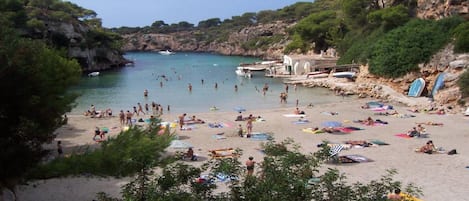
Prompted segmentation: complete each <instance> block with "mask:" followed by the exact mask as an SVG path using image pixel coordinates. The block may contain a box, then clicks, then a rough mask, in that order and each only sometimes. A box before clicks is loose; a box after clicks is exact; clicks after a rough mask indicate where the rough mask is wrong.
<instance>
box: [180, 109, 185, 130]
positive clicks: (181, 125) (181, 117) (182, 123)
mask: <svg viewBox="0 0 469 201" xmlns="http://www.w3.org/2000/svg"><path fill="white" fill-rule="evenodd" d="M186 115H187V114H186V113H184V114H182V115H181V116H179V129H180V130H182V127H183V126H184V118H185V117H186Z"/></svg>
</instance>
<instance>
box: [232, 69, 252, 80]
mask: <svg viewBox="0 0 469 201" xmlns="http://www.w3.org/2000/svg"><path fill="white" fill-rule="evenodd" d="M235 72H236V75H238V76H244V77H246V78H252V73H251V70H248V69H239V68H238V69H236V71H235Z"/></svg>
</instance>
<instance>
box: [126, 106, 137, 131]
mask: <svg viewBox="0 0 469 201" xmlns="http://www.w3.org/2000/svg"><path fill="white" fill-rule="evenodd" d="M134 108H135V106H134ZM132 116H133V114H132V112H130V111H129V110H127V113H126V114H125V119H126V122H125V125H127V126H132Z"/></svg>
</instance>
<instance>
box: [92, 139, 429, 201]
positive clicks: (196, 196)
mask: <svg viewBox="0 0 469 201" xmlns="http://www.w3.org/2000/svg"><path fill="white" fill-rule="evenodd" d="M263 149H264V151H265V156H264V158H263V159H262V160H263V162H262V163H261V164H259V165H260V171H259V172H257V173H256V174H254V175H252V176H249V175H244V167H243V165H242V163H241V162H240V161H239V160H238V159H237V158H224V159H211V160H209V161H207V162H206V163H204V164H203V165H201V166H200V167H193V166H191V165H188V164H187V163H180V162H177V163H173V164H171V165H169V166H166V167H164V168H163V169H162V171H158V172H161V173H156V174H155V173H150V172H147V171H141V172H139V173H138V176H137V177H136V178H135V179H134V180H132V181H131V182H130V183H128V184H127V185H125V186H124V188H123V198H122V200H142V201H143V200H152V201H159V200H161V201H162V200H201V201H202V200H266V201H268V200H338V201H340V200H387V198H386V196H385V195H387V194H388V193H390V192H391V191H392V190H394V189H396V188H402V189H403V190H404V191H405V192H408V193H410V194H413V195H420V194H421V192H420V189H419V188H417V187H415V186H413V185H412V184H409V185H407V186H405V187H404V186H403V185H402V184H401V183H400V182H398V181H394V180H393V179H392V176H393V175H394V174H396V172H395V171H394V170H388V171H387V174H385V175H384V176H382V177H381V178H380V179H378V180H373V181H370V182H369V183H361V182H357V183H353V184H349V183H347V181H346V180H347V179H346V177H345V175H343V174H341V173H340V172H339V171H338V170H337V169H327V170H325V171H324V172H321V171H320V170H319V167H320V166H321V165H322V164H323V162H324V161H328V160H330V157H329V148H328V146H326V145H325V146H323V149H322V150H321V151H319V152H317V153H315V154H309V155H305V154H303V153H301V152H299V146H298V145H296V144H294V142H293V141H291V140H290V139H288V140H285V141H283V142H279V143H277V142H274V141H270V142H267V143H265V144H263ZM238 151H239V152H238V153H239V154H241V150H238ZM201 174H202V175H205V177H204V179H205V180H199V178H200V176H201ZM223 177H224V178H225V179H226V180H225V182H226V183H225V184H223V182H220V178H223ZM219 184H220V185H223V186H225V185H226V186H227V190H226V191H222V192H220V191H219V190H218V191H217V190H216V189H217V187H218V186H219ZM99 200H121V199H120V198H110V197H109V196H107V195H105V194H100V195H99Z"/></svg>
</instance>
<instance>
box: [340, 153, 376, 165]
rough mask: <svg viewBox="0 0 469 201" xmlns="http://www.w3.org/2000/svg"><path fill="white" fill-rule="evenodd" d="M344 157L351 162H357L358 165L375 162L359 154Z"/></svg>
mask: <svg viewBox="0 0 469 201" xmlns="http://www.w3.org/2000/svg"><path fill="white" fill-rule="evenodd" d="M342 157H346V158H348V159H350V160H353V161H356V162H357V163H367V162H373V160H371V159H369V158H367V157H365V156H362V155H358V154H351V155H345V156H342Z"/></svg>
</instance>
